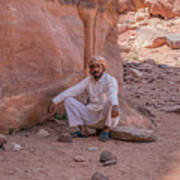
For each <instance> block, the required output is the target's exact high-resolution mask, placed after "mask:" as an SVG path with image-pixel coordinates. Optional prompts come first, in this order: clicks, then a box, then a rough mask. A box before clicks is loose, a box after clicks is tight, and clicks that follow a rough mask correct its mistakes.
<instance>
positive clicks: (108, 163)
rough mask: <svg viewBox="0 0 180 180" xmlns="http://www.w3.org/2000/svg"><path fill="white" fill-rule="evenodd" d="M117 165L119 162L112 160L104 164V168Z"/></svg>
mask: <svg viewBox="0 0 180 180" xmlns="http://www.w3.org/2000/svg"><path fill="white" fill-rule="evenodd" d="M115 164H117V160H116V159H112V160H109V161H106V162H105V163H104V166H111V165H115Z"/></svg>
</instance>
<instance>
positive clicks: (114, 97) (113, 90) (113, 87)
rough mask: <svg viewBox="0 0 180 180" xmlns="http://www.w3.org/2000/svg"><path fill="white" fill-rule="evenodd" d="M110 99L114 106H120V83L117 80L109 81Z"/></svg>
mask: <svg viewBox="0 0 180 180" xmlns="http://www.w3.org/2000/svg"><path fill="white" fill-rule="evenodd" d="M108 95H109V97H108V99H109V100H110V101H111V103H112V105H119V101H118V83H117V80H116V79H115V78H112V79H110V80H109V81H108Z"/></svg>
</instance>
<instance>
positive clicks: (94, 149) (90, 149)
mask: <svg viewBox="0 0 180 180" xmlns="http://www.w3.org/2000/svg"><path fill="white" fill-rule="evenodd" d="M98 150H99V148H98V147H89V148H88V151H98Z"/></svg>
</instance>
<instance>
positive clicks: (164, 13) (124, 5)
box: [118, 0, 180, 19]
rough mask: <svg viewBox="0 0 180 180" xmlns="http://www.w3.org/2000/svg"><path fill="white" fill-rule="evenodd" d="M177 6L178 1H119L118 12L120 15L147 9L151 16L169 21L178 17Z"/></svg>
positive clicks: (179, 3)
mask: <svg viewBox="0 0 180 180" xmlns="http://www.w3.org/2000/svg"><path fill="white" fill-rule="evenodd" d="M179 5H180V1H179V0H119V5H118V12H119V13H120V14H122V13H124V12H127V11H136V10H138V9H139V8H148V10H149V14H150V15H151V16H157V17H161V18H165V19H170V18H174V17H176V16H179V15H180V6H179Z"/></svg>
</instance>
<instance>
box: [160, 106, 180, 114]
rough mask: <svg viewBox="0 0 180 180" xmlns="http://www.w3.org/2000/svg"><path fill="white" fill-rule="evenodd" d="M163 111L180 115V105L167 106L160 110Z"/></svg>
mask: <svg viewBox="0 0 180 180" xmlns="http://www.w3.org/2000/svg"><path fill="white" fill-rule="evenodd" d="M160 110H161V111H165V112H167V113H172V112H173V113H180V105H175V106H167V107H163V108H161V109H160Z"/></svg>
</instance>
